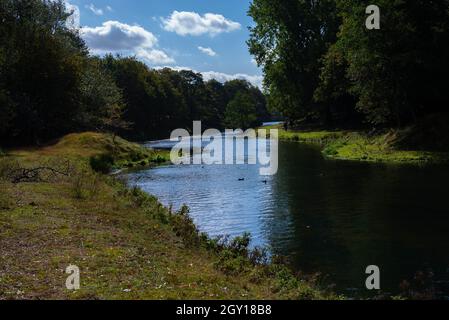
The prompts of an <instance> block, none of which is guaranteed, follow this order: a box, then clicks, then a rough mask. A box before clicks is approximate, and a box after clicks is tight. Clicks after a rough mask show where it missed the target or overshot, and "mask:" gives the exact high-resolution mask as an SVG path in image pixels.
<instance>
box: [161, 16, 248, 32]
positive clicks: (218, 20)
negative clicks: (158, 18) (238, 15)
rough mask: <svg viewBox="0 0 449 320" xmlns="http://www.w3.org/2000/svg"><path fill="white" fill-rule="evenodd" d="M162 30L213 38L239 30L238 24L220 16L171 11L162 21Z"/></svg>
mask: <svg viewBox="0 0 449 320" xmlns="http://www.w3.org/2000/svg"><path fill="white" fill-rule="evenodd" d="M162 23H163V25H164V29H165V30H167V31H170V32H176V33H177V34H178V35H181V36H186V35H192V36H199V35H203V34H209V35H211V36H215V35H217V34H220V33H223V32H231V31H235V30H238V29H240V28H241V25H240V23H238V22H234V21H232V20H228V19H226V18H225V17H224V16H222V15H221V14H214V13H206V14H205V15H203V16H201V15H199V14H198V13H196V12H187V11H182V12H179V11H173V13H172V14H171V15H170V16H169V17H168V18H166V19H164V18H163V19H162Z"/></svg>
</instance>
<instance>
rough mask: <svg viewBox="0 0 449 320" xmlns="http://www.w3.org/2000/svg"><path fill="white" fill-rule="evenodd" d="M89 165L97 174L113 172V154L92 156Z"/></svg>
mask: <svg viewBox="0 0 449 320" xmlns="http://www.w3.org/2000/svg"><path fill="white" fill-rule="evenodd" d="M89 163H90V167H91V168H92V170H94V171H95V172H99V173H103V174H107V173H110V172H111V170H112V168H113V166H114V157H113V156H112V155H111V154H101V155H98V156H92V157H90V159H89Z"/></svg>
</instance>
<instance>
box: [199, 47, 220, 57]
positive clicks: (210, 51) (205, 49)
mask: <svg viewBox="0 0 449 320" xmlns="http://www.w3.org/2000/svg"><path fill="white" fill-rule="evenodd" d="M198 50H200V51H201V52H202V53H204V54H207V55H208V56H211V57H215V56H216V55H217V53H216V52H215V51H214V50H212V49H211V48H204V47H198Z"/></svg>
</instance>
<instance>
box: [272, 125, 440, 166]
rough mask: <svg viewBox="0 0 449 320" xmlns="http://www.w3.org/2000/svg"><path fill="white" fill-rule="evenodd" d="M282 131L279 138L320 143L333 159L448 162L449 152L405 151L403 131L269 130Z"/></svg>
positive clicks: (325, 152) (324, 151) (277, 127)
mask: <svg viewBox="0 0 449 320" xmlns="http://www.w3.org/2000/svg"><path fill="white" fill-rule="evenodd" d="M268 128H269V129H270V128H271V129H279V139H280V140H284V141H296V142H301V143H313V144H319V145H321V146H322V148H323V154H324V155H325V156H326V157H328V158H332V159H339V160H355V161H372V162H393V163H428V162H448V161H449V153H447V152H430V151H416V150H405V149H402V148H401V147H399V146H398V145H397V141H398V140H399V136H400V135H401V133H400V132H399V131H395V130H391V131H390V132H388V133H384V134H380V135H373V136H369V135H368V134H365V133H361V132H350V131H315V132H301V131H290V130H289V131H286V130H284V129H282V128H281V127H280V126H274V127H268Z"/></svg>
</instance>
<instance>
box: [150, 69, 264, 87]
mask: <svg viewBox="0 0 449 320" xmlns="http://www.w3.org/2000/svg"><path fill="white" fill-rule="evenodd" d="M163 68H169V69H172V70H176V71H181V70H192V71H193V72H195V73H201V74H202V75H203V79H204V80H205V81H209V80H212V79H215V80H217V81H219V82H222V83H224V82H226V81H231V80H235V79H240V80H246V81H248V82H249V83H251V84H252V85H253V86H255V87H258V88H259V89H262V82H263V76H257V75H248V74H244V73H236V74H227V73H222V72H216V71H206V72H198V71H196V70H194V69H192V68H188V67H180V66H175V67H170V66H164V67H156V69H163Z"/></svg>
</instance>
